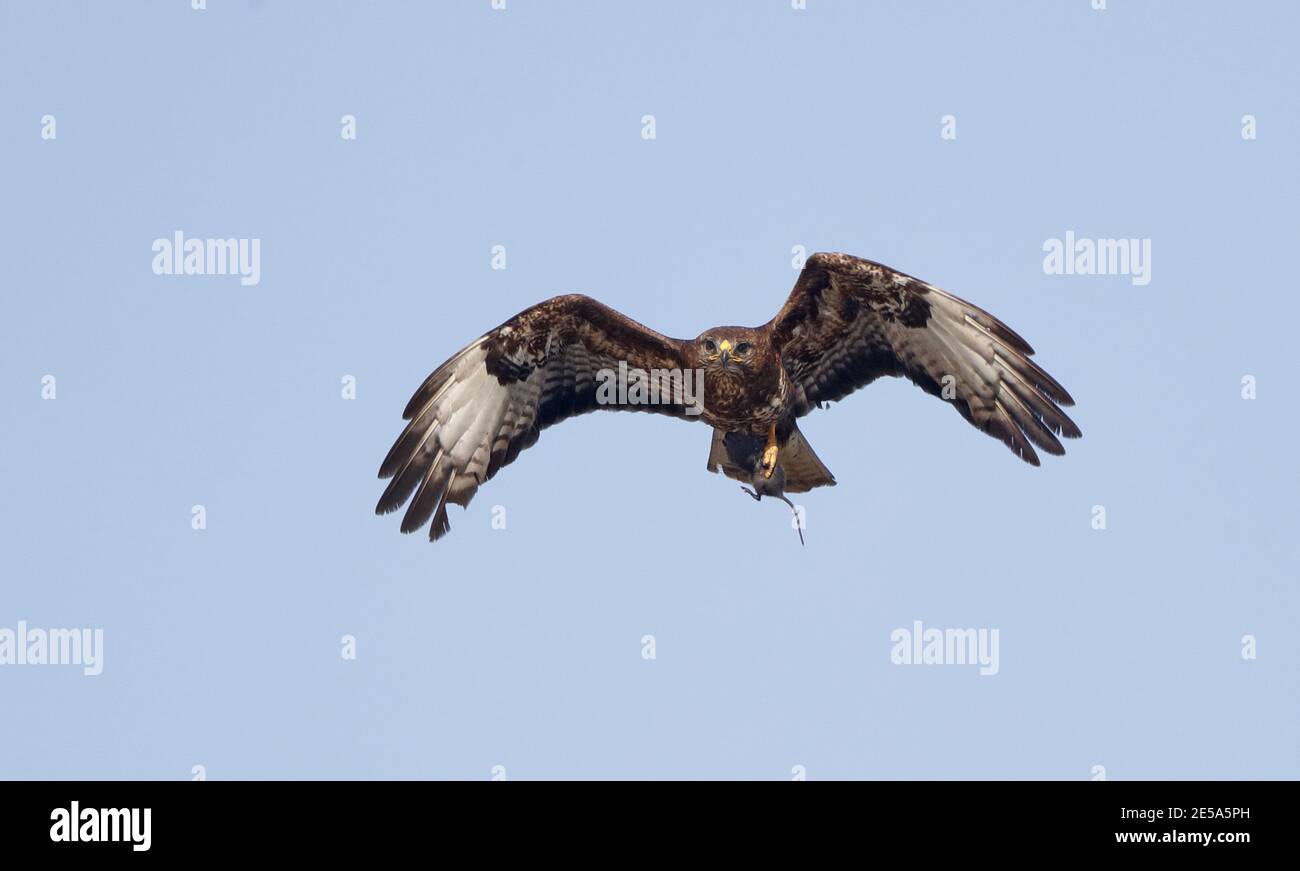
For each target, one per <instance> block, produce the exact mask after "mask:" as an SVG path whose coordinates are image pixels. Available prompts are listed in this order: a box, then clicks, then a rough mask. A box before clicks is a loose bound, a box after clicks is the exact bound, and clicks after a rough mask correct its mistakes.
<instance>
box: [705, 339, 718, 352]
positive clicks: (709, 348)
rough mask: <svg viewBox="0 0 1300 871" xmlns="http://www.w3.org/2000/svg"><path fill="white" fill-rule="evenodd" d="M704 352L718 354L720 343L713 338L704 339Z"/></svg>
mask: <svg viewBox="0 0 1300 871" xmlns="http://www.w3.org/2000/svg"><path fill="white" fill-rule="evenodd" d="M704 353H706V354H716V353H718V344H717V342H715V341H713V340H712V339H705V340H704Z"/></svg>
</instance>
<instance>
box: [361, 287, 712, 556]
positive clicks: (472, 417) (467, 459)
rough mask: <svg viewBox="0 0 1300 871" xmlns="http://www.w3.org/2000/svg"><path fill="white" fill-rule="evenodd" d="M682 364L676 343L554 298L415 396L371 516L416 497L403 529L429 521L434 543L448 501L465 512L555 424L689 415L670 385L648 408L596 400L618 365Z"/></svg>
mask: <svg viewBox="0 0 1300 871" xmlns="http://www.w3.org/2000/svg"><path fill="white" fill-rule="evenodd" d="M681 360H682V357H681V351H680V344H679V342H678V340H676V339H670V338H668V337H667V336H662V335H660V334H659V333H656V332H655V331H654V330H651V329H649V328H647V327H644V326H642V325H641V324H639V323H637V322H636V321H634V320H632V319H631V318H627V317H624V316H623V315H621V314H619V313H618V312H616V311H614V310H613V309H612V308H610V307H609V306H606V305H602V304H601V303H599V302H597V301H596V300H594V299H591V298H589V297H585V296H579V295H571V296H557V297H555V298H554V299H548V300H547V301H545V302H542V303H539V304H537V305H535V306H533V307H532V308H530V309H528V310H526V311H523V312H520V313H519V314H517V315H515V316H514V317H513V318H511V319H510V320H508V321H506V322H505V323H504V324H502V325H501V326H499V327H497V328H496V329H495V330H492V331H491V332H489V333H487V334H486V335H484V336H482V337H480V338H479V339H478V340H477V341H475V342H474V343H473V344H471V345H469V346H467V347H465V348H464V349H462V350H461V351H460V352H459V353H457V354H456V355H455V356H454V357H452V358H451V359H450V360H448V361H447V362H446V363H443V364H442V365H441V366H439V367H438V368H437V369H436V370H435V371H434V373H433V374H432V375H430V376H429V377H428V378H426V379H425V381H424V383H423V384H422V385H420V389H419V390H417V391H416V392H415V395H414V396H412V397H411V401H410V402H409V403H408V404H407V406H406V411H404V412H403V413H402V417H403V418H405V419H406V420H408V421H410V423H408V424H407V425H406V429H404V430H403V431H402V434H401V435H400V436H398V438H397V441H396V443H394V444H393V447H392V449H391V450H390V451H389V452H388V456H387V457H385V458H384V462H383V465H382V466H381V467H380V469H379V477H381V478H392V481H391V482H390V483H389V485H388V489H386V490H385V491H384V494H383V496H381V497H380V499H379V504H378V505H377V506H376V507H375V513H376V514H387V513H389V512H390V511H396V510H397V509H398V508H400V507H401V506H402V504H403V503H405V502H406V500H407V499H411V504H410V507H408V508H407V509H406V515H405V516H404V517H403V518H402V532H414V531H415V530H417V529H419V528H420V527H422V526H424V524H425V523H427V522H428V521H429V518H430V517H432V518H433V523H432V524H431V526H430V527H429V539H430V540H431V541H436V540H437V539H439V538H442V536H443V535H445V534H446V533H447V530H448V529H449V528H450V524H449V523H448V521H447V503H448V502H454V503H455V504H457V505H460V506H462V507H464V506H466V505H468V504H469V500H470V499H471V498H472V497H473V496H474V493H475V492H476V491H477V490H478V488H479V486H481V485H482V484H483V482H484V481H486V480H487V479H489V478H491V477H492V476H493V475H495V474H496V473H497V471H498V470H499V469H500V468H501V467H502V466H505V465H508V464H509V463H511V462H513V461H514V459H515V457H516V456H518V455H519V452H520V451H522V450H523V449H524V448H527V447H529V446H530V445H532V444H533V443H534V442H536V441H537V438H538V436H539V435H540V433H541V431H542V430H543V429H545V428H546V427H548V426H550V425H551V424H553V423H559V422H560V421H562V420H564V419H565V418H568V417H572V416H573V415H575V414H585V413H586V412H589V411H595V410H596V409H597V408H600V407H605V408H614V409H623V410H632V411H654V412H660V413H663V414H670V415H674V416H685V412H686V406H685V405H684V404H683V402H682V400H683V398H684V397H683V396H682V395H681V394H680V392H678V393H676V394H675V395H671V396H670V395H667V393H668V392H670V390H671V388H669V387H666V386H665V385H663V383H662V382H657V381H654V380H651V381H650V383H649V385H648V387H649V394H648V401H646V402H642V403H639V404H636V405H628V404H622V405H618V404H606V405H602V404H601V402H598V398H599V399H602V400H603V399H604V398H605V395H604V393H601V395H600V396H599V397H598V386H599V384H598V375H599V374H600V373H601V371H602V370H607V371H613V372H618V371H619V364H620V363H624V364H626V367H627V371H632V370H642V371H646V372H648V371H649V370H681V368H682V362H681ZM678 385H679V386H680V382H678ZM661 394H663V395H661ZM412 493H414V494H415V496H414V498H411V494H412Z"/></svg>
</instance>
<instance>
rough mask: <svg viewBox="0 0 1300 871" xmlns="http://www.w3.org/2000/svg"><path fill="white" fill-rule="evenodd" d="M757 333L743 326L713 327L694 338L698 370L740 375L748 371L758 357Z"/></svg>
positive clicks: (758, 337)
mask: <svg viewBox="0 0 1300 871" xmlns="http://www.w3.org/2000/svg"><path fill="white" fill-rule="evenodd" d="M760 338H761V337H760V336H759V335H758V334H757V333H756V332H755V331H754V330H749V329H745V328H744V327H715V328H713V329H711V330H706V331H705V332H703V333H702V334H700V336H699V338H697V339H696V340H695V351H696V356H697V359H698V361H699V362H698V365H699V368H701V369H708V370H716V371H721V372H724V373H727V374H728V375H735V376H740V375H744V374H745V373H747V372H748V371H750V370H751V369H752V368H753V367H754V366H755V365H756V363H757V361H758V356H759V350H760V349H759V345H760Z"/></svg>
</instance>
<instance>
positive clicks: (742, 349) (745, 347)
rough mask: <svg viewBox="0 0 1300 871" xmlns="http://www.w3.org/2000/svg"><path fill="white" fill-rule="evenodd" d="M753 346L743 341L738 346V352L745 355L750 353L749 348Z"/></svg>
mask: <svg viewBox="0 0 1300 871" xmlns="http://www.w3.org/2000/svg"><path fill="white" fill-rule="evenodd" d="M752 347H753V346H752V345H750V344H749V342H741V343H740V344H739V345H737V346H736V354H737V355H739V356H741V357H743V356H745V355H746V354H748V353H749V349H750V348H752Z"/></svg>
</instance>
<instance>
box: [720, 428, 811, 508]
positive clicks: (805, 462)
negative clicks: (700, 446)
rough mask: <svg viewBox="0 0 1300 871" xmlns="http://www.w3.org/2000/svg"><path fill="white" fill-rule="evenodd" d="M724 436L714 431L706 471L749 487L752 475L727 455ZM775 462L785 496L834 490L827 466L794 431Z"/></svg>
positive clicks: (797, 432) (798, 432)
mask: <svg viewBox="0 0 1300 871" xmlns="http://www.w3.org/2000/svg"><path fill="white" fill-rule="evenodd" d="M725 435H726V434H725V433H724V432H723V431H722V430H720V429H715V430H713V441H712V442H711V443H710V445H709V461H708V470H709V471H710V472H721V473H722V474H724V475H726V476H727V477H728V478H732V479H734V480H736V481H743V482H745V483H749V482H750V477H751V475H752V474H753V473H752V471H751V470H749V469H743V468H741V467H740V466H738V465H736V464H735V463H734V462H733V461H732V458H731V456H730V454H728V453H727V445H726V442H725V441H724V436H725ZM777 462H778V463H780V465H781V468H782V469H784V470H785V492H787V493H805V492H807V491H809V490H811V489H813V488H814V487H833V486H835V476H834V475H832V474H831V470H830V469H828V468H826V464H825V463H823V462H822V461H821V458H819V457H818V456H817V452H816V451H814V450H813V449H812V445H810V444H808V440H807V439H805V438H804V437H803V433H801V432H800V431H799V430H798V429H797V428H796V429H795V430H794V432H792V433H791V434H790V438H788V439H786V442H785V444H784V445H782V446H781V453H780V455H779V458H778V460H777Z"/></svg>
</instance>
